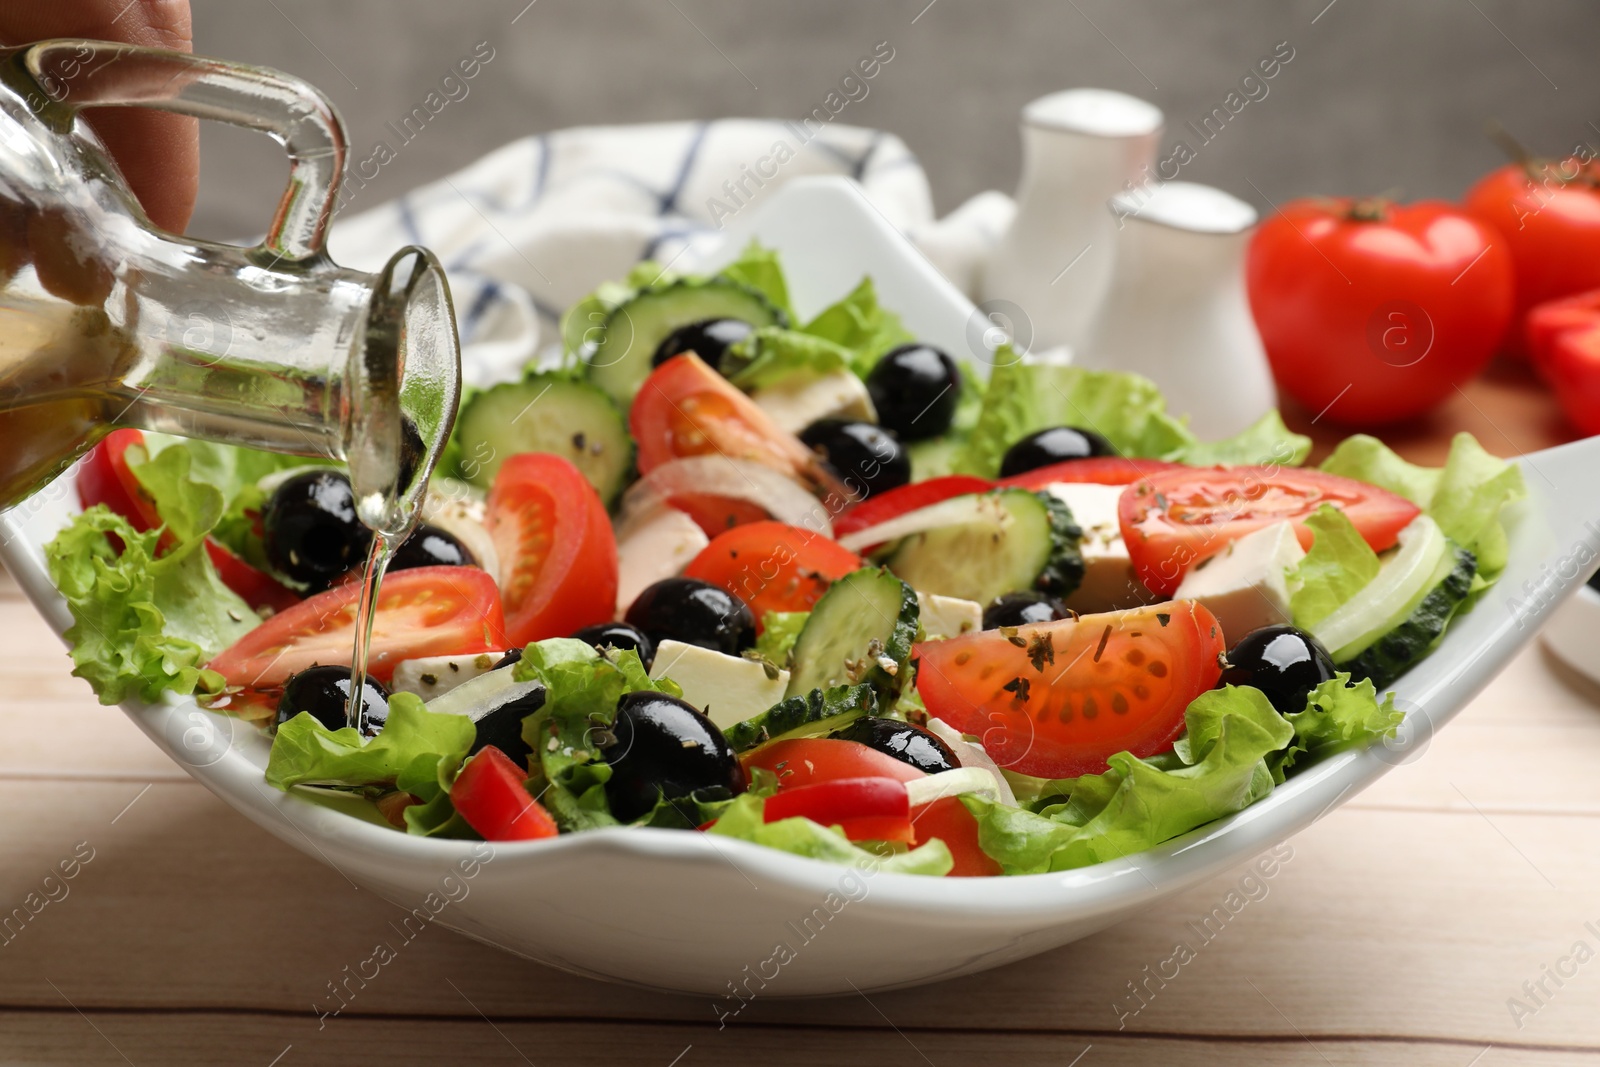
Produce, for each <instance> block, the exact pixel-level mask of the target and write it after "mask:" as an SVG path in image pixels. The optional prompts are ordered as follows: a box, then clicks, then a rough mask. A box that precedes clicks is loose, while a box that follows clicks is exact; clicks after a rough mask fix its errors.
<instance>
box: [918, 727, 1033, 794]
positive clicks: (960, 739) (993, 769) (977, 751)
mask: <svg viewBox="0 0 1600 1067" xmlns="http://www.w3.org/2000/svg"><path fill="white" fill-rule="evenodd" d="M927 730H928V732H929V733H930V734H932V735H933V736H934V737H937V738H938V739H939V740H941V741H943V742H944V743H945V744H946V745H949V746H950V751H951V752H953V753H955V757H956V760H957V762H959V763H960V764H961V766H962V767H963V768H967V767H975V768H978V769H980V770H984V771H988V772H989V773H990V774H992V775H993V776H994V780H995V786H996V799H997V800H998V801H999V802H1000V803H1001V804H1004V805H1006V806H1007V807H1011V808H1014V807H1016V806H1017V795H1016V793H1014V792H1013V791H1012V789H1011V783H1010V782H1008V781H1006V776H1005V775H1003V774H1001V773H1000V766H999V764H997V763H995V761H994V760H992V759H990V758H989V753H987V752H985V751H984V750H983V746H982V745H975V744H973V743H972V742H971V741H968V740H967V739H966V737H965V736H964V735H963V734H962V733H961V731H960V730H957V729H956V728H955V727H954V726H951V725H950V724H949V723H947V722H945V721H944V720H943V719H936V718H934V717H933V716H932V715H930V716H928V726H927Z"/></svg>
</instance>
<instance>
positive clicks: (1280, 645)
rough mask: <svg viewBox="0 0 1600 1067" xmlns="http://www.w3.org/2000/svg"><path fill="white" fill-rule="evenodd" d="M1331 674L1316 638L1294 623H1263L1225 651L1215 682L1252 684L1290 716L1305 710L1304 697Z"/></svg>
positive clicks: (1330, 664) (1330, 661)
mask: <svg viewBox="0 0 1600 1067" xmlns="http://www.w3.org/2000/svg"><path fill="white" fill-rule="evenodd" d="M1333 674H1334V666H1333V657H1332V656H1330V655H1328V650H1327V649H1325V648H1323V647H1322V643H1321V642H1319V641H1318V640H1317V639H1316V638H1315V637H1312V636H1311V635H1310V634H1308V633H1306V632H1305V631H1304V630H1297V629H1295V628H1294V627H1293V626H1263V627H1262V628H1261V629H1259V630H1251V631H1250V632H1249V633H1247V634H1245V635H1244V636H1243V637H1241V638H1239V642H1238V644H1236V645H1234V646H1233V647H1232V648H1231V649H1229V650H1228V667H1227V669H1226V670H1224V671H1223V672H1222V679H1221V681H1219V682H1218V683H1217V684H1218V685H1248V686H1253V687H1255V688H1256V689H1259V690H1261V691H1262V692H1263V693H1265V694H1266V696H1267V700H1268V701H1269V702H1271V704H1272V706H1273V707H1274V708H1277V709H1278V711H1279V712H1280V713H1282V714H1284V715H1292V714H1294V713H1296V712H1301V711H1304V710H1306V697H1307V696H1309V695H1310V693H1311V691H1312V690H1313V689H1315V688H1316V687H1317V686H1319V685H1321V684H1322V683H1323V682H1326V681H1327V680H1328V679H1329V678H1332V677H1333Z"/></svg>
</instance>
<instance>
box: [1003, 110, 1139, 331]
mask: <svg viewBox="0 0 1600 1067" xmlns="http://www.w3.org/2000/svg"><path fill="white" fill-rule="evenodd" d="M1162 122H1163V119H1162V115H1161V110H1160V109H1159V108H1157V107H1155V106H1154V105H1153V104H1149V103H1146V102H1145V101H1143V100H1140V99H1139V98H1137V97H1134V96H1128V95H1127V94H1125V93H1118V92H1113V91H1111V90H1109V89H1067V90H1064V91H1062V92H1058V93H1051V94H1050V95H1049V96H1042V97H1040V98H1039V99H1037V100H1035V101H1033V102H1032V103H1031V104H1029V105H1028V106H1027V107H1025V108H1023V110H1022V180H1021V182H1020V183H1019V184H1018V187H1017V197H1016V199H1017V211H1016V215H1015V217H1014V219H1013V220H1012V223H1011V226H1010V228H1009V229H1008V230H1007V231H1006V233H1005V236H1004V237H1002V238H1001V239H1000V241H999V243H998V244H997V245H996V246H995V249H994V253H993V255H992V256H991V258H990V259H989V262H988V264H987V265H986V267H985V268H984V271H983V277H982V280H981V285H980V292H981V294H982V299H983V300H985V301H1006V302H1010V303H1012V304H1015V305H1016V306H1017V307H1018V308H1020V310H1021V311H1022V312H1023V313H1024V314H1025V315H1026V317H1027V322H1028V324H1029V325H1031V337H1027V336H1024V335H1023V330H1022V329H1019V330H1018V331H1017V339H1018V340H1019V341H1020V342H1022V343H1024V344H1026V345H1028V346H1029V347H1032V348H1047V347H1050V346H1052V345H1070V346H1073V347H1077V346H1078V345H1079V344H1080V343H1081V342H1082V341H1083V339H1084V335H1085V331H1086V330H1087V329H1088V327H1089V325H1090V322H1091V320H1092V319H1093V316H1094V313H1095V310H1096V309H1097V308H1098V307H1099V305H1100V302H1101V300H1102V299H1103V298H1104V296H1105V294H1106V289H1107V286H1108V285H1109V283H1110V279H1111V269H1112V256H1113V251H1114V249H1113V245H1114V240H1113V238H1114V236H1115V233H1116V231H1115V228H1114V225H1113V222H1112V220H1111V218H1110V217H1108V216H1107V214H1106V201H1107V200H1108V199H1110V198H1111V197H1112V196H1115V195H1116V194H1117V193H1119V192H1123V191H1124V190H1125V189H1127V188H1129V187H1130V183H1134V185H1137V184H1138V183H1141V182H1144V181H1147V180H1148V178H1149V177H1150V173H1151V172H1150V170H1149V168H1150V165H1151V164H1152V163H1153V162H1154V161H1155V155H1156V149H1157V146H1158V143H1159V141H1160V138H1161V129H1162ZM1013 314H1014V313H1013Z"/></svg>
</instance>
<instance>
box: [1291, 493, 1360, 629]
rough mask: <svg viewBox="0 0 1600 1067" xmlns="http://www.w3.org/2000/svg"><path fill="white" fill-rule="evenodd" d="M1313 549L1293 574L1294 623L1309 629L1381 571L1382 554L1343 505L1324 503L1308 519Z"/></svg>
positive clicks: (1292, 608) (1292, 602) (1292, 606)
mask: <svg viewBox="0 0 1600 1067" xmlns="http://www.w3.org/2000/svg"><path fill="white" fill-rule="evenodd" d="M1306 525H1307V526H1309V527H1311V530H1312V532H1313V533H1315V534H1316V540H1315V541H1313V542H1312V544H1311V551H1309V552H1307V553H1306V558H1305V559H1303V560H1301V561H1300V566H1299V567H1298V568H1296V569H1295V570H1294V572H1293V573H1291V574H1290V575H1289V587H1290V590H1291V592H1290V594H1289V610H1290V613H1291V614H1292V615H1293V616H1294V624H1295V625H1296V626H1299V627H1301V628H1302V629H1309V628H1311V627H1313V626H1315V625H1316V624H1317V623H1319V622H1321V621H1322V620H1323V619H1326V618H1327V617H1328V616H1329V615H1331V614H1333V612H1334V609H1336V608H1338V607H1339V606H1340V605H1341V604H1343V603H1344V602H1345V601H1347V600H1349V599H1350V598H1351V597H1353V596H1355V595H1356V593H1358V592H1360V591H1361V589H1362V588H1363V587H1365V586H1366V584H1367V583H1368V582H1370V581H1372V579H1373V578H1374V577H1376V576H1377V573H1378V566H1379V564H1378V554H1377V553H1376V552H1374V551H1372V549H1371V548H1370V547H1369V546H1368V545H1367V542H1366V541H1365V540H1364V539H1363V538H1362V536H1361V534H1360V533H1358V532H1357V531H1356V528H1355V525H1354V524H1353V523H1351V521H1350V520H1349V519H1348V518H1346V517H1345V514H1344V512H1343V511H1341V510H1340V509H1338V508H1336V507H1334V506H1333V505H1331V504H1324V505H1322V506H1321V507H1320V508H1318V509H1317V510H1316V511H1315V512H1314V513H1313V514H1311V515H1310V516H1309V517H1308V518H1307V519H1306Z"/></svg>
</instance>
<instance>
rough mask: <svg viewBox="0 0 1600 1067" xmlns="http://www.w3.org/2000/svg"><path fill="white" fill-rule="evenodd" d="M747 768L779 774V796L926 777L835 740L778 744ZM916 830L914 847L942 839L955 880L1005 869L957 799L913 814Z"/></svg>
mask: <svg viewBox="0 0 1600 1067" xmlns="http://www.w3.org/2000/svg"><path fill="white" fill-rule="evenodd" d="M743 763H744V767H745V772H746V774H748V773H749V772H750V771H752V770H754V769H755V768H757V767H761V768H764V769H766V770H769V771H771V772H772V773H773V774H776V775H777V776H778V793H777V794H776V796H782V795H783V794H784V793H785V792H788V791H789V790H795V789H805V788H808V787H811V786H814V785H817V784H818V783H822V782H832V781H837V780H839V779H859V778H892V779H894V780H895V781H897V782H909V781H911V780H912V779H915V778H921V777H923V773H922V772H921V771H919V770H917V769H916V768H915V767H913V766H911V765H910V764H909V763H903V762H901V761H900V760H897V759H895V758H894V757H893V756H889V755H886V754H884V753H882V752H879V751H878V750H876V749H872V748H868V747H867V746H866V745H863V744H861V743H860V742H859V741H844V740H841V739H839V738H836V737H802V738H791V739H789V740H785V741H773V742H772V743H771V744H766V745H762V746H761V747H760V748H758V749H756V750H755V751H754V752H751V753H749V754H748V755H746V756H744V757H743ZM773 799H776V797H773V798H769V799H768V800H767V804H768V805H771V803H772V801H773ZM780 810H781V809H780ZM817 821H819V822H820V821H821V820H817ZM911 826H912V831H913V836H912V839H911V845H912V847H916V846H918V845H923V844H926V843H927V842H929V841H932V840H933V839H934V838H938V839H939V840H941V841H943V842H944V843H945V846H946V847H947V848H949V849H950V855H951V857H952V858H953V859H954V860H955V866H954V867H952V868H951V869H950V876H951V877H964V876H971V875H990V874H999V873H1000V865H999V864H997V863H995V861H994V860H992V859H990V858H989V856H988V855H987V854H986V853H985V852H984V851H983V849H982V847H980V846H979V844H978V821H977V820H976V819H974V818H973V817H972V813H971V812H969V811H968V810H967V809H966V807H965V806H964V805H963V804H962V803H961V801H960V800H958V799H956V798H955V797H945V798H944V799H942V800H935V801H934V802H933V803H931V804H924V805H921V806H919V807H915V808H913V809H911ZM846 833H847V834H848V831H846Z"/></svg>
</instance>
